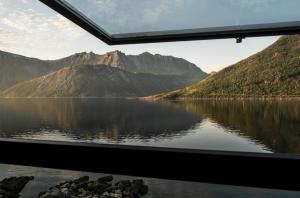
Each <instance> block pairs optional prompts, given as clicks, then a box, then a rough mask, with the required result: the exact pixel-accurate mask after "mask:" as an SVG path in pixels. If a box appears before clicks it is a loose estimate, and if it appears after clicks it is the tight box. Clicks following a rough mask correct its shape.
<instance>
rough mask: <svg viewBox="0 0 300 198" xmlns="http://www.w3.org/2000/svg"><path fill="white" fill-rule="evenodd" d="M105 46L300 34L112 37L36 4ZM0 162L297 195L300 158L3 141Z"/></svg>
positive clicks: (74, 15)
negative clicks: (285, 191) (64, 18)
mask: <svg viewBox="0 0 300 198" xmlns="http://www.w3.org/2000/svg"><path fill="white" fill-rule="evenodd" d="M40 1H41V2H43V3H45V4H46V5H47V6H49V7H50V8H52V9H53V10H55V11H57V12H58V13H60V14H62V15H63V16H65V17H66V18H68V19H70V20H71V21H73V22H74V23H76V24H77V25H79V26H80V27H82V28H83V29H85V30H87V31H88V32H89V33H91V34H93V35H94V36H96V37H97V38H99V39H101V40H102V41H104V42H105V43H107V44H109V45H119V44H133V43H154V42H169V41H184V40H199V39H221V38H239V39H241V38H245V37H250V36H255V37H257V36H268V35H270V36H273V35H283V34H297V33H300V25H299V24H298V25H297V24H290V26H283V27H280V28H278V27H277V26H274V28H264V27H263V26H262V27H256V28H254V29H253V27H252V29H251V28H250V29H243V30H236V31H226V30H220V31H213V32H206V33H200V32H198V33H193V34H190V33H189V34H185V33H184V32H183V33H179V34H167V35H163V36H162V35H159V36H140V37H139V36H134V37H132V35H128V37H127V38H112V37H110V36H109V35H108V34H107V33H105V32H104V31H103V30H102V29H99V28H98V27H97V26H95V25H94V24H93V23H92V22H91V21H89V20H88V19H86V18H84V17H82V16H81V15H80V14H79V13H78V12H76V11H74V10H72V9H70V8H69V7H66V6H65V5H64V4H62V1H59V0H40ZM0 151H1V157H0V163H3V164H15V165H25V166H34V167H45V168H57V169H68V170H76V171H89V172H97V173H109V174H120V175H130V176H139V177H150V178H159V179H170V180H179V181H191V182H205V183H215V184H224V185H236V186H247V187H260V188H272V189H284V190H295V191H300V182H297V181H298V178H300V169H299V167H300V155H297V154H278V153H275V154H270V153H249V152H233V151H212V150H198V149H181V148H160V147H144V146H127V145H111V144H93V143H71V142H57V141H42V140H24V139H3V138H2V139H1V138H0Z"/></svg>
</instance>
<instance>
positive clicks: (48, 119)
mask: <svg viewBox="0 0 300 198" xmlns="http://www.w3.org/2000/svg"><path fill="white" fill-rule="evenodd" d="M0 137H1V138H24V139H38V140H56V141H72V142H93V143H109V144H126V145H142V146H159V147H176V148H192V149H210V150H226V151H244V152H260V153H262V152H266V153H270V152H273V153H297V154H299V153H300V101H297V100H281V101H279V100H201V101H168V102H167V101H165V102H147V101H143V100H135V99H128V100H126V99H96V98H93V99H92V98H81V99H79V98H77V99H75V98H74V99H70V98H69V99H67V98H65V99H0ZM0 172H1V179H2V178H4V177H8V176H16V175H35V176H36V179H35V181H33V182H32V183H30V184H29V185H28V188H26V189H25V190H24V193H23V197H32V196H34V195H36V191H42V190H46V189H47V188H49V187H50V186H51V185H55V184H57V183H59V182H60V181H63V180H66V179H70V178H73V177H78V176H80V175H86V174H89V175H91V176H93V177H96V176H99V175H101V174H91V173H80V172H72V171H66V170H64V171H63V170H53V169H41V168H32V167H22V166H11V165H0ZM117 177H120V178H122V177H124V176H117ZM146 182H147V183H148V184H149V186H150V194H149V195H148V197H191V198H192V197H199V194H201V195H202V197H272V198H274V197H299V194H300V193H298V192H288V191H274V190H267V189H255V188H244V187H231V186H222V185H212V184H195V183H189V182H176V181H166V180H156V179H146ZM33 191H34V192H33Z"/></svg>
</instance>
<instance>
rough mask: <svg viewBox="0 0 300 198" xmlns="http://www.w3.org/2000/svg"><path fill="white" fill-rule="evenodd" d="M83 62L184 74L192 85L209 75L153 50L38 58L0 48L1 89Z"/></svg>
mask: <svg viewBox="0 0 300 198" xmlns="http://www.w3.org/2000/svg"><path fill="white" fill-rule="evenodd" d="M84 64H87V65H98V64H105V65H109V66H112V67H117V68H119V69H123V70H125V71H129V72H132V73H149V74H156V75H176V76H178V75H181V76H182V79H183V80H184V81H185V83H184V84H185V86H187V85H191V84H193V83H195V82H197V81H198V80H201V79H203V78H204V77H206V75H207V74H206V73H205V72H203V71H202V70H201V69H200V68H198V67H197V66H196V65H194V64H192V63H190V62H188V61H186V60H184V59H181V58H175V57H171V56H162V55H152V54H150V53H143V54H140V55H125V54H124V53H122V52H120V51H114V52H109V53H106V54H104V55H98V54H94V53H92V52H90V53H86V52H83V53H77V54H73V55H71V56H68V57H65V58H62V59H57V60H39V59H36V58H28V57H25V56H20V55H16V54H12V53H9V52H4V51H0V91H1V90H4V89H6V88H8V87H11V86H13V85H15V84H17V83H20V82H24V81H27V80H31V79H33V78H36V77H40V76H42V75H45V74H48V73H50V72H53V71H57V70H59V69H61V68H64V67H70V66H76V65H84Z"/></svg>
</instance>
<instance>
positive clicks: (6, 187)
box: [0, 176, 34, 198]
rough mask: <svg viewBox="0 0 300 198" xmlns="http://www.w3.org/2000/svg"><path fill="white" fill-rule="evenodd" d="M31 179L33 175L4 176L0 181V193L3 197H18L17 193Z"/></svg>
mask: <svg viewBox="0 0 300 198" xmlns="http://www.w3.org/2000/svg"><path fill="white" fill-rule="evenodd" d="M33 179H34V177H28V176H23V177H10V178H5V179H4V180H2V181H1V182H0V195H1V196H2V197H3V198H15V197H19V193H20V192H21V191H22V190H23V188H24V187H25V186H26V184H27V183H28V182H29V181H31V180H33Z"/></svg>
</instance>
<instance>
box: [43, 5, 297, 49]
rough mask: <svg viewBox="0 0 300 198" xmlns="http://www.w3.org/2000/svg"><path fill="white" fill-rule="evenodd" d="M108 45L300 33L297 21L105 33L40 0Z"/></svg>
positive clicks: (72, 11)
mask: <svg viewBox="0 0 300 198" xmlns="http://www.w3.org/2000/svg"><path fill="white" fill-rule="evenodd" d="M40 1H41V2H42V3H44V4H45V5H47V6H48V7H50V8H51V9H53V10H54V11H56V12H58V13H60V14H61V15H63V16H64V17H66V18H68V19H69V20H71V21H72V22H74V23H75V24H77V25H78V26H80V27H81V28H83V29H84V30H86V31H88V32H89V33H91V34H92V35H94V36H95V37H97V38H99V39H100V40H102V41H103V42H105V43H106V44H108V45H124V44H140V43H156V42H176V41H191V40H208V39H226V38H235V39H237V42H238V43H239V42H241V40H242V39H243V38H246V37H259V36H274V35H289V34H298V33H300V21H294V22H281V23H269V24H257V25H242V26H228V27H218V28H200V29H188V30H174V31H157V32H141V33H128V34H109V33H108V32H106V31H105V30H104V29H102V28H101V27H99V26H98V25H97V24H95V23H94V22H93V21H92V20H90V19H89V18H87V17H85V16H83V15H82V14H81V13H80V12H79V11H78V10H76V9H75V8H74V7H72V5H70V4H68V3H67V2H65V1H63V0H40Z"/></svg>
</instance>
